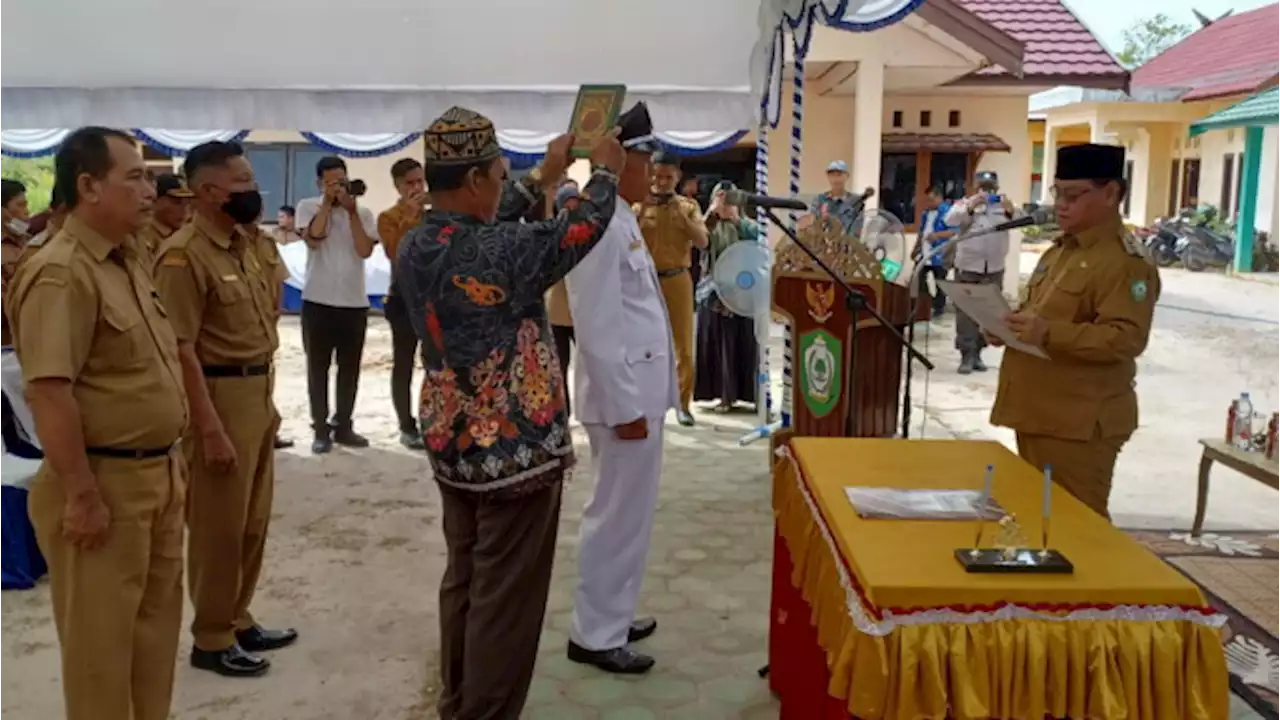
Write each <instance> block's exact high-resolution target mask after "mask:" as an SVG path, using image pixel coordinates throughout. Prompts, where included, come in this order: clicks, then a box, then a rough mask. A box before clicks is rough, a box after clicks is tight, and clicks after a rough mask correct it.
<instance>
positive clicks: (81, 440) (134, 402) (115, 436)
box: [10, 128, 187, 720]
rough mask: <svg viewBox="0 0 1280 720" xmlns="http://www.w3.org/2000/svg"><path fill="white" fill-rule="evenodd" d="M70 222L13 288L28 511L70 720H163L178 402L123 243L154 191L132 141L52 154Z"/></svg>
mask: <svg viewBox="0 0 1280 720" xmlns="http://www.w3.org/2000/svg"><path fill="white" fill-rule="evenodd" d="M56 182H57V186H58V187H59V190H60V192H59V194H60V195H61V196H62V197H63V198H65V199H66V202H67V205H68V206H69V207H70V208H71V215H70V217H68V218H67V219H66V222H65V224H64V225H63V227H62V229H61V231H60V232H59V233H58V234H57V236H55V237H54V238H53V239H52V240H50V241H49V242H48V243H47V244H45V245H44V247H43V249H42V251H41V252H39V253H36V254H35V255H33V256H31V257H30V258H29V259H28V261H27V262H26V263H25V264H24V265H23V267H22V268H21V269H20V270H19V271H18V273H17V276H16V277H15V278H14V285H13V287H12V291H13V292H12V295H11V297H10V300H11V301H12V305H11V307H10V310H11V312H12V317H13V330H14V337H15V341H16V342H15V344H16V350H17V353H18V357H19V359H20V361H21V363H22V373H23V379H24V381H25V382H26V385H27V390H26V394H27V399H28V400H29V402H30V405H31V411H32V414H33V415H34V417H35V425H36V434H37V435H38V436H39V438H40V444H41V445H42V446H43V448H44V454H45V461H44V463H43V464H42V465H41V466H40V471H39V473H38V474H37V476H36V480H35V483H34V484H33V485H32V487H31V495H30V498H29V501H28V508H29V512H30V513H31V522H32V524H33V525H34V526H35V530H36V538H37V540H38V542H39V545H40V549H41V551H42V552H43V553H44V557H45V559H46V560H47V561H48V564H49V578H50V590H51V603H50V605H51V607H52V608H53V617H54V621H55V624H56V625H57V628H58V640H59V642H60V644H61V648H62V691H63V696H64V699H65V702H66V717H67V718H68V720H165V719H166V718H168V717H169V703H170V699H171V697H172V694H173V669H174V657H175V656H176V655H177V652H178V633H179V626H180V624H181V621H182V512H183V506H184V500H185V492H186V474H185V463H184V462H183V458H182V453H181V452H180V450H179V442H178V441H179V438H181V437H182V432H183V428H184V427H186V425H187V400H186V393H185V392H184V391H183V386H182V369H181V367H180V365H179V362H178V343H177V340H176V339H175V338H174V334H173V330H172V329H170V327H169V323H168V322H167V321H166V320H165V308H164V307H163V305H161V303H160V301H159V299H158V298H157V297H156V293H155V291H154V289H153V287H152V284H151V275H150V273H149V272H148V271H147V270H146V269H144V268H143V267H142V265H141V264H140V263H139V262H138V257H137V256H136V255H135V254H134V252H133V251H132V249H131V243H130V242H129V238H130V237H131V236H132V234H133V233H135V232H137V230H138V228H140V227H142V225H143V224H144V223H145V222H147V219H148V213H149V212H150V210H151V203H152V200H154V198H155V188H154V186H152V184H151V182H150V180H148V179H147V175H146V166H145V165H144V164H143V161H142V155H141V154H140V153H139V152H138V150H137V147H136V146H135V144H134V140H133V138H132V137H131V136H129V135H128V134H126V133H123V132H120V131H118V130H108V129H105V128H81V129H80V130H77V131H75V132H74V133H72V134H71V135H70V136H68V137H67V139H66V141H64V142H63V144H62V148H61V149H60V150H59V151H58V156H57V160H56Z"/></svg>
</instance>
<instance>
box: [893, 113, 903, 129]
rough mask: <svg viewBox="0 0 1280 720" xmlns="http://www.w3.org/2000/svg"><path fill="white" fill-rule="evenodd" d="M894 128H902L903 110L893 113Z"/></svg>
mask: <svg viewBox="0 0 1280 720" xmlns="http://www.w3.org/2000/svg"><path fill="white" fill-rule="evenodd" d="M893 126H894V127H896V128H900V127H902V111H901V110H894V111H893Z"/></svg>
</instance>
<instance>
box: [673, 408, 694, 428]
mask: <svg viewBox="0 0 1280 720" xmlns="http://www.w3.org/2000/svg"><path fill="white" fill-rule="evenodd" d="M676 422H678V423H680V424H681V425H683V426H684V427H693V425H694V422H693V415H691V414H689V411H688V410H677V411H676Z"/></svg>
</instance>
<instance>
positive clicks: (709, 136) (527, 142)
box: [498, 130, 747, 169]
mask: <svg viewBox="0 0 1280 720" xmlns="http://www.w3.org/2000/svg"><path fill="white" fill-rule="evenodd" d="M557 134H558V133H546V132H537V131H533V130H499V131H498V145H499V146H500V147H501V148H502V154H503V156H505V157H506V158H507V159H508V160H510V161H511V167H513V168H517V169H520V168H525V167H532V166H533V165H535V164H537V162H538V161H539V160H541V159H542V156H543V155H544V154H546V152H547V144H548V143H550V142H551V141H552V140H553V139H555V137H556V135H557ZM746 134H747V131H746V130H734V131H732V132H700V131H673V132H657V133H654V135H656V136H657V138H658V144H659V145H660V146H661V147H662V149H664V150H666V151H667V152H671V153H675V154H676V155H681V156H684V157H689V156H692V155H709V154H711V153H717V152H720V151H722V150H728V149H729V148H731V147H733V146H734V145H737V144H738V141H740V140H742V138H743V137H745V136H746Z"/></svg>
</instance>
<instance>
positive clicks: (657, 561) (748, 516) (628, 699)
mask: <svg viewBox="0 0 1280 720" xmlns="http://www.w3.org/2000/svg"><path fill="white" fill-rule="evenodd" d="M699 420H700V422H701V423H702V425H701V426H700V427H698V428H696V429H691V430H686V429H684V428H680V427H678V426H676V425H674V424H669V425H668V428H667V432H668V440H667V446H666V455H665V471H664V475H663V479H662V493H661V496H660V498H659V503H658V513H657V518H656V524H655V527H654V533H653V546H652V550H651V551H650V556H649V567H648V574H647V576H646V577H645V582H644V590H643V594H642V596H641V601H640V613H641V614H642V615H653V616H654V617H656V618H657V619H658V631H657V633H655V634H654V635H653V637H651V638H649V639H648V640H646V641H644V642H643V643H640V644H639V645H637V648H639V649H643V650H644V651H645V652H648V653H651V654H653V655H654V656H655V657H656V658H657V660H658V664H657V666H656V667H655V668H654V669H653V671H652V672H650V673H649V674H648V675H647V676H644V677H640V678H617V677H613V676H610V675H607V674H605V673H602V672H600V671H598V670H596V669H594V668H590V667H586V666H582V665H577V664H574V663H571V662H569V661H568V660H567V659H566V658H565V644H566V642H567V640H568V638H567V635H566V633H567V631H568V627H569V613H570V610H571V608H572V606H573V588H574V585H575V583H576V580H577V545H578V518H579V516H580V515H581V510H582V507H583V505H584V504H585V503H586V500H587V498H588V497H589V493H590V490H591V474H590V469H589V467H588V466H587V463H585V462H584V463H583V464H582V465H580V466H579V470H578V472H577V474H576V476H575V480H574V483H573V486H572V488H571V490H570V492H569V494H568V496H567V499H566V501H565V510H564V520H563V521H562V523H561V537H560V543H559V549H558V551H557V552H558V556H557V558H556V571H555V579H554V582H553V586H552V590H551V598H550V604H549V608H548V621H547V628H546V630H545V631H544V632H543V636H542V647H541V652H542V654H541V657H540V659H539V663H538V670H537V677H536V679H535V681H534V686H533V689H532V692H531V697H530V699H529V705H528V710H527V712H526V717H529V718H537V719H538V720H543V719H545V720H578V719H579V718H599V719H601V720H604V719H608V720H645V719H647V718H673V719H674V718H690V719H694V718H696V719H697V720H719V718H747V719H749V720H754V719H756V718H759V719H760V720H763V719H764V718H776V717H777V713H778V711H777V705H776V702H775V701H774V700H773V699H772V697H771V696H770V694H769V692H768V688H767V682H766V681H765V680H761V679H760V678H759V677H758V676H757V674H756V671H757V670H758V669H759V668H760V667H761V666H762V665H763V664H764V662H765V653H766V643H767V632H768V622H769V571H770V558H771V555H772V536H771V533H772V518H771V515H770V509H769V495H770V489H769V482H770V481H769V474H768V467H767V464H766V457H767V453H768V445H767V442H765V441H761V442H758V443H756V444H754V445H751V446H749V447H746V448H739V447H738V445H737V439H738V437H739V436H740V435H741V434H742V431H743V430H744V429H745V428H746V427H747V426H748V425H749V423H750V421H751V420H752V418H751V417H750V416H748V415H741V416H729V417H717V416H712V415H706V414H703V415H700V416H699ZM712 424H715V425H716V426H717V427H715V428H713V427H709V425H712ZM578 457H579V459H580V460H588V459H589V458H590V452H589V450H588V449H587V448H586V447H581V448H579V455H578Z"/></svg>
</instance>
